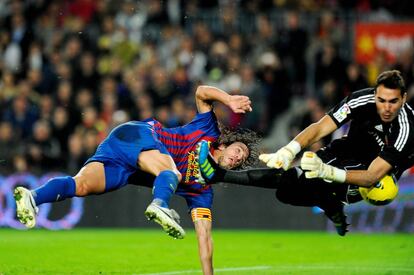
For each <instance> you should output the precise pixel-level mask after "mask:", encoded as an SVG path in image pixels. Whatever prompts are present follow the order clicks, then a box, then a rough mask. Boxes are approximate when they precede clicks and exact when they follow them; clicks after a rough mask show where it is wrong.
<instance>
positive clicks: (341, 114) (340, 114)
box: [333, 103, 351, 122]
mask: <svg viewBox="0 0 414 275" xmlns="http://www.w3.org/2000/svg"><path fill="white" fill-rule="evenodd" d="M350 113H351V109H350V108H349V106H348V104H346V103H345V104H344V105H342V106H341V108H339V109H338V110H337V111H336V112H335V113H334V114H333V116H334V118H335V119H336V120H337V121H338V122H342V121H344V120H345V119H346V117H347V116H348V115H349V114H350Z"/></svg>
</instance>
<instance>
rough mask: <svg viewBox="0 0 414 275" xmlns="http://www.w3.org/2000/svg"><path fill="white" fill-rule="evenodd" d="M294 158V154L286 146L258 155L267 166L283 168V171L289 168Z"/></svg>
mask: <svg viewBox="0 0 414 275" xmlns="http://www.w3.org/2000/svg"><path fill="white" fill-rule="evenodd" d="M294 158H295V154H294V153H293V152H292V151H291V150H290V149H289V148H287V146H284V147H282V148H280V149H279V150H278V151H277V152H276V153H273V154H261V155H260V156H259V159H260V160H261V161H263V162H265V163H266V165H267V166H268V167H270V168H278V169H279V168H283V170H285V171H286V170H287V169H289V167H290V165H291V164H292V161H293V159H294Z"/></svg>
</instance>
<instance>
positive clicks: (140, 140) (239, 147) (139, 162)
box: [14, 86, 259, 274]
mask: <svg viewBox="0 0 414 275" xmlns="http://www.w3.org/2000/svg"><path fill="white" fill-rule="evenodd" d="M195 102H196V106H197V111H198V114H197V115H196V116H195V117H194V118H193V120H192V121H191V122H189V123H188V124H186V125H184V126H182V127H176V128H163V127H162V125H161V123H160V122H158V121H156V120H155V119H148V120H146V121H130V122H127V123H124V124H121V125H119V126H118V127H116V128H114V129H113V130H112V131H111V132H110V133H109V135H108V136H107V137H106V138H105V139H104V140H103V141H102V143H101V144H100V145H99V146H98V148H97V150H96V152H95V154H94V155H93V156H92V157H90V158H89V159H88V160H87V161H86V163H85V165H84V166H83V167H82V168H81V170H80V171H79V172H78V173H77V174H76V175H75V176H74V177H70V176H68V177H56V178H52V179H50V180H49V181H48V182H47V183H46V184H44V185H42V186H40V187H39V188H37V189H35V190H28V189H26V188H24V187H17V188H16V189H15V190H14V197H15V200H16V205H17V209H16V210H17V217H18V219H19V220H20V222H21V223H23V224H24V225H25V226H26V227H28V228H32V227H34V226H35V225H36V215H37V211H38V208H37V206H39V205H41V204H43V203H50V202H56V201H62V200H64V199H67V198H72V197H75V196H76V197H83V196H88V195H91V194H103V193H107V192H110V191H114V190H117V189H120V188H122V187H124V186H125V185H127V184H128V183H134V184H138V185H146V184H147V183H146V182H142V183H140V182H139V181H142V180H143V181H145V180H147V179H148V177H147V178H139V177H133V176H134V175H136V173H138V172H141V173H146V174H147V175H150V176H152V179H154V178H155V179H154V180H153V181H151V182H153V184H150V185H151V187H153V201H152V202H151V204H150V205H149V206H148V207H147V209H146V211H145V215H146V217H147V218H148V219H149V220H154V221H155V222H157V223H158V224H160V225H161V226H162V228H163V229H164V231H165V232H166V233H167V234H168V235H170V236H172V237H174V238H178V239H181V238H184V236H185V231H184V229H183V228H182V227H181V226H180V225H179V215H178V214H177V213H176V212H175V211H174V210H173V209H170V207H169V202H170V199H171V196H172V195H173V194H174V193H175V194H178V195H180V196H182V197H184V198H185V200H186V202H187V206H188V209H189V211H190V213H191V217H192V220H193V222H194V226H195V230H196V234H197V239H198V244H199V254H200V260H201V264H202V269H203V272H204V274H212V273H213V264H212V254H213V243H212V237H211V228H212V216H211V207H212V201H213V188H211V186H210V185H204V184H201V183H199V182H198V179H199V175H200V174H199V169H198V163H197V160H196V159H195V157H196V153H195V148H196V145H197V143H198V142H199V141H201V140H205V141H209V142H213V143H214V144H215V146H216V153H217V157H218V158H219V159H220V162H219V164H220V165H221V166H222V167H224V168H226V169H233V168H236V167H246V168H247V167H249V166H248V164H249V163H252V162H255V161H256V160H257V156H258V153H257V149H255V148H256V147H257V144H258V141H259V138H258V136H257V135H256V133H254V132H253V131H249V130H247V129H237V130H236V131H229V130H228V129H227V130H226V129H225V128H223V129H224V131H223V132H221V131H220V130H221V129H220V127H219V123H218V121H217V118H216V116H215V114H214V111H213V103H214V102H220V103H222V104H224V105H226V106H228V107H229V108H230V109H231V110H232V111H233V112H235V113H246V112H250V111H251V110H252V107H251V101H250V99H249V98H248V97H247V96H241V95H229V94H227V93H226V92H224V91H222V90H220V89H218V88H215V87H211V86H199V87H198V88H197V90H196V92H195Z"/></svg>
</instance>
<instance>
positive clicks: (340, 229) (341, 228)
mask: <svg viewBox="0 0 414 275" xmlns="http://www.w3.org/2000/svg"><path fill="white" fill-rule="evenodd" d="M325 214H326V216H327V217H328V218H329V219H330V220H331V221H332V222H333V223H334V225H335V229H336V232H337V233H338V235H339V236H345V234H346V232H348V231H349V230H348V226H349V223H348V222H347V221H346V215H345V213H344V210H343V206H342V208H341V210H339V211H335V212H332V213H327V212H325Z"/></svg>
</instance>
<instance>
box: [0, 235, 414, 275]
mask: <svg viewBox="0 0 414 275" xmlns="http://www.w3.org/2000/svg"><path fill="white" fill-rule="evenodd" d="M213 238H214V249H215V250H214V266H215V272H216V274H237V275H238V274H258V275H262V274H376V275H377V274H414V236H413V235H410V234H357V233H351V234H349V235H348V236H346V237H345V238H342V237H339V236H336V235H335V234H332V233H327V232H299V231H297V232H285V231H252V230H214V232H213ZM0 274H1V275H3V274H4V275H5V274H153V275H155V274H160V275H167V274H169V275H173V274H201V272H200V264H199V260H198V250H197V244H196V237H195V234H194V231H191V230H188V232H187V237H186V238H185V239H184V240H173V239H170V238H169V237H168V236H166V235H165V234H164V233H163V232H162V231H161V230H155V229H154V230H142V229H74V230H70V231H46V230H30V231H18V230H12V229H0Z"/></svg>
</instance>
